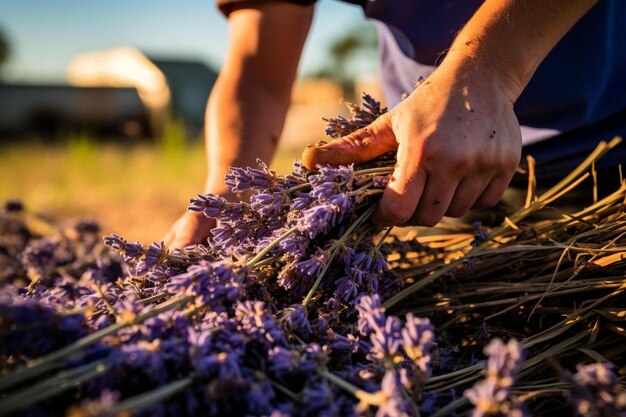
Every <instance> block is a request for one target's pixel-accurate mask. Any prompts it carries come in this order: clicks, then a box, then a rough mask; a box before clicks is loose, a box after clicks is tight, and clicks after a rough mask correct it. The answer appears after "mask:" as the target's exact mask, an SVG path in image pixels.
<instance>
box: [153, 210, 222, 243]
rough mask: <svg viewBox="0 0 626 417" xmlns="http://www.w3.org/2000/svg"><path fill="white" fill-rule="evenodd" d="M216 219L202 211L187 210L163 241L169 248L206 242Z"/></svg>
mask: <svg viewBox="0 0 626 417" xmlns="http://www.w3.org/2000/svg"><path fill="white" fill-rule="evenodd" d="M214 227H215V220H214V219H209V218H208V217H206V216H204V214H202V213H197V212H195V211H186V212H185V213H184V214H183V215H182V216H180V218H179V219H178V220H176V222H175V223H174V225H173V226H172V228H171V229H170V230H169V232H167V234H166V235H165V238H164V239H163V241H164V242H165V246H166V247H168V248H169V249H176V248H184V247H185V246H189V245H197V244H206V241H207V238H208V237H209V234H210V233H211V229H212V228H214Z"/></svg>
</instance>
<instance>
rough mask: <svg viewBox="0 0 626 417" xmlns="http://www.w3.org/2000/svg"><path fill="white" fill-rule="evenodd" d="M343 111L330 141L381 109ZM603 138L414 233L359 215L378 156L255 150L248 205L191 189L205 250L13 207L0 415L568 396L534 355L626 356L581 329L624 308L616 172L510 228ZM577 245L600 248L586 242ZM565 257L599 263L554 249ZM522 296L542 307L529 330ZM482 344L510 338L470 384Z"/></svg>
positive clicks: (380, 408)
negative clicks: (522, 198)
mask: <svg viewBox="0 0 626 417" xmlns="http://www.w3.org/2000/svg"><path fill="white" fill-rule="evenodd" d="M350 110H351V112H352V113H353V117H352V118H351V119H350V120H348V119H331V120H329V121H328V122H329V126H328V131H327V133H328V134H329V135H330V136H331V137H336V136H341V135H343V134H345V133H346V132H348V131H353V130H355V129H357V128H359V127H362V126H363V125H366V124H367V123H371V121H373V120H374V119H375V118H376V117H378V116H379V115H380V114H382V113H383V112H384V111H385V109H383V108H382V107H381V106H380V103H377V102H376V101H375V100H373V99H372V98H371V97H370V96H367V95H364V102H363V104H362V105H361V106H356V105H351V106H350ZM614 145H615V143H614V142H611V143H610V144H608V145H606V144H605V145H601V146H600V147H599V148H598V150H597V151H596V152H595V153H594V154H593V155H591V156H590V158H589V159H588V160H587V161H585V163H584V164H583V165H581V168H580V169H579V170H577V171H575V172H573V173H572V175H571V176H570V177H568V178H566V179H565V180H564V181H563V182H562V183H560V184H558V185H557V186H556V187H555V188H553V189H552V190H551V191H549V192H548V193H547V194H544V195H543V196H541V197H536V198H535V196H533V195H532V194H529V195H530V197H529V201H528V204H527V205H526V207H524V208H522V209H520V211H519V212H517V213H516V214H514V215H512V216H511V217H510V218H508V219H507V220H506V222H505V223H503V225H502V226H500V227H498V228H494V229H492V230H484V229H482V228H480V226H477V230H472V229H471V228H469V229H468V228H464V227H463V226H459V230H456V231H453V232H454V233H446V234H443V235H439V236H431V237H429V238H425V239H422V238H416V239H399V238H397V237H395V236H393V235H390V231H391V229H387V230H384V231H379V230H376V229H375V228H374V227H373V226H371V225H370V223H369V222H368V218H369V216H370V215H371V213H372V211H373V209H374V206H375V204H376V201H377V200H378V198H379V197H380V194H381V193H382V191H383V189H384V187H385V185H386V181H387V176H388V175H389V174H390V173H391V172H392V171H393V166H394V164H395V161H394V159H393V156H391V155H387V156H383V157H381V158H379V159H377V160H375V161H372V162H371V163H369V164H367V165H363V166H358V167H353V166H342V167H326V166H322V167H319V171H317V172H310V171H308V170H306V168H304V167H303V166H302V165H300V164H298V163H296V164H295V166H294V170H293V172H292V173H291V174H289V175H285V176H281V175H277V174H276V173H275V172H273V171H272V170H270V169H269V168H268V167H267V166H266V165H265V164H263V163H262V162H260V161H259V163H258V167H257V168H233V169H232V173H231V174H230V175H228V176H227V178H226V181H227V184H228V185H229V186H230V187H231V189H232V190H233V191H234V192H241V191H252V192H253V196H252V197H251V199H250V202H249V203H246V202H238V203H229V202H227V201H225V200H224V199H222V198H220V197H219V196H213V195H200V196H198V197H197V198H194V199H192V200H191V206H190V209H191V210H194V211H198V212H202V213H204V214H205V215H206V216H208V217H211V218H215V219H217V227H216V228H215V229H214V230H213V232H212V236H211V237H210V238H209V240H208V242H207V245H200V246H195V247H190V248H186V249H184V250H174V251H168V250H167V249H166V248H164V246H163V244H162V243H154V244H152V245H150V246H147V247H146V246H143V245H141V244H139V243H132V242H128V241H126V240H125V239H123V238H122V237H120V236H116V235H112V236H109V237H107V238H105V244H106V245H107V246H108V247H109V248H112V249H113V250H114V251H115V252H117V253H118V254H119V255H115V254H111V252H109V251H107V250H106V249H105V248H103V247H102V245H101V244H99V243H98V242H97V241H96V240H95V239H94V238H93V236H94V235H95V233H96V232H95V231H94V228H93V227H91V228H89V227H85V226H84V225H83V226H80V227H74V228H71V229H69V230H64V229H60V228H55V229H53V230H52V231H50V232H49V233H48V234H47V235H46V236H40V235H39V234H38V233H36V232H34V231H33V230H32V223H33V221H32V220H33V216H32V214H30V213H28V212H26V211H24V210H23V208H22V207H16V205H15V204H12V205H9V206H7V208H6V210H5V212H4V213H3V214H2V215H1V216H0V231H1V233H0V267H1V269H0V271H2V272H1V274H0V278H1V281H0V286H1V287H2V289H1V291H0V340H2V341H3V342H2V345H1V347H0V375H1V376H0V415H15V414H16V413H21V414H24V415H32V414H35V415H37V414H47V415H63V414H68V415H72V416H96V415H97V416H110V415H119V414H123V413H131V414H133V415H159V416H160V415H163V416H166V415H177V416H178V415H198V414H200V415H216V416H222V415H233V416H237V415H241V416H273V417H278V416H307V417H308V416H350V415H355V416H357V415H358V416H369V415H371V416H374V415H375V416H377V417H383V416H416V415H435V416H437V415H438V416H441V415H456V413H460V412H463V411H466V410H469V409H471V408H472V407H473V408H474V415H477V416H478V415H485V416H487V415H488V416H499V415H511V416H513V415H522V414H524V413H526V410H528V409H532V410H533V411H537V410H538V411H539V412H541V411H542V410H544V409H547V408H549V407H551V406H553V404H554V401H555V399H556V400H557V401H558V399H561V400H562V407H563V409H565V410H567V409H568V408H567V407H568V406H567V405H565V401H566V399H567V398H572V399H573V398H578V397H575V396H568V395H567V394H568V393H569V392H573V391H572V387H573V386H574V385H573V383H572V382H571V381H568V380H567V379H566V378H562V377H559V373H558V372H557V371H554V372H553V373H551V374H550V373H549V374H546V373H545V361H546V360H548V359H550V360H553V361H558V362H560V363H562V364H563V366H566V367H570V366H571V364H578V363H583V362H586V361H588V359H589V358H592V359H593V360H594V361H598V360H600V361H603V362H606V361H611V360H614V361H616V358H619V357H620V355H621V354H622V353H623V345H624V344H623V343H621V341H623V337H622V339H620V334H619V331H616V332H613V335H608V336H607V335H605V333H604V332H602V333H601V334H602V337H601V338H598V329H599V328H600V327H602V328H604V326H605V324H604V321H603V319H601V317H604V316H608V317H612V318H615V317H617V320H619V317H623V315H622V316H620V314H621V313H620V311H623V309H622V310H620V309H619V305H618V300H619V295H620V294H621V292H622V291H623V290H624V288H623V274H622V275H621V276H620V275H619V271H620V268H622V270H625V272H626V268H625V265H624V263H623V262H622V260H621V258H619V259H617V258H615V259H617V260H615V261H614V262H610V260H609V259H607V257H610V256H614V255H615V254H617V253H620V252H619V250H621V249H620V248H621V246H620V242H621V238H622V233H621V228H622V226H623V225H626V218H624V215H623V213H622V212H621V202H622V201H623V200H624V197H625V195H626V194H625V190H626V187H622V188H620V189H619V190H618V191H616V193H615V194H614V195H612V196H611V197H610V198H608V199H605V200H603V201H602V202H599V203H598V204H596V205H595V206H592V207H590V208H589V209H586V211H583V212H581V213H577V214H574V215H571V216H565V215H564V217H563V219H562V220H560V221H558V222H550V223H549V224H548V225H545V224H537V225H536V229H533V230H532V233H531V231H529V230H527V229H525V226H524V227H522V226H523V225H522V221H523V220H524V219H525V218H527V217H528V215H530V214H532V213H533V212H535V211H537V210H539V209H541V208H543V207H544V206H546V205H547V204H549V203H550V202H552V201H554V200H555V199H556V198H558V197H559V196H560V195H561V194H563V193H564V192H566V191H567V190H568V189H571V188H572V187H575V186H576V184H578V183H579V182H580V181H582V180H583V179H584V176H585V170H586V169H588V168H589V167H591V166H592V164H593V161H595V160H596V159H597V158H599V157H600V156H601V155H602V154H603V153H605V152H606V151H608V150H609V149H610V148H611V147H612V146H614ZM622 222H623V223H622ZM623 227H626V226H623ZM568 238H570V239H572V240H571V242H570V241H568V240H567V239H568ZM533 239H534V240H533ZM594 239H596V240H601V241H602V242H603V243H602V244H596V245H595V246H594V245H593V244H591V246H589V245H590V244H589V243H588V242H590V241H591V242H593V241H594ZM530 240H533V243H534V244H531V243H529V241H530ZM555 242H556V243H555ZM581 243H582V244H583V246H580V244H581ZM565 250H567V252H568V253H575V254H576V255H577V259H587V260H589V259H592V261H593V262H596V261H598V260H603V261H602V262H603V263H604V264H606V265H607V266H608V267H609V268H608V269H598V264H597V263H592V266H591V267H581V265H580V264H579V263H577V261H573V262H570V260H569V259H565V258H563V259H561V256H563V255H562V254H563V253H565ZM544 255H548V256H547V257H545V263H544V264H543V265H542V264H541V263H538V262H537V259H541V258H542V257H544ZM578 255H580V258H578ZM585 256H588V258H585ZM555 257H556V260H557V261H558V265H557V272H554V274H552V273H550V274H549V275H550V276H552V279H548V278H546V274H547V273H546V272H545V270H546V269H549V268H550V265H552V264H551V263H550V262H556V261H553V260H554V259H555ZM122 260H123V261H124V262H123V263H122ZM568 268H571V270H570V272H571V273H572V274H573V275H572V274H570V275H568V274H567V273H563V271H566V270H568ZM620 280H621V281H620ZM590 294H592V296H593V297H594V298H589V297H591V295H590ZM506 295H510V296H508V298H507V297H505V296H506ZM565 295H567V296H568V297H573V296H576V297H579V298H580V302H577V303H576V304H575V305H574V306H573V307H572V303H571V302H570V300H569V299H566V298H565V297H564V296H565ZM586 296H587V297H588V298H585V297H586ZM538 300H539V301H538ZM544 300H545V301H544ZM534 302H535V303H537V305H536V306H535V309H534V310H535V311H533V312H534V313H535V317H536V316H537V315H541V319H540V320H539V322H537V320H534V321H528V322H526V323H525V320H526V319H527V318H528V317H527V316H525V315H524V314H523V313H524V309H526V310H525V311H529V310H530V309H532V303H534ZM578 306H580V307H578ZM611 314H613V316H615V317H613V316H611ZM563 316H565V319H563ZM600 320H602V325H600V324H597V325H595V326H591V325H590V323H594V322H595V323H600ZM622 320H623V318H622ZM598 326H600V327H598ZM613 327H615V328H618V327H619V326H618V325H614V326H613ZM609 329H610V328H609ZM613 330H615V329H613ZM622 331H623V330H622ZM592 335H593V336H594V337H595V338H594V339H593V340H592V339H589V340H587V339H588V338H590V337H591V336H592ZM493 337H497V338H504V339H508V340H510V341H509V342H508V344H506V345H505V344H503V343H501V342H498V341H494V342H492V343H491V344H490V345H489V346H490V347H489V349H487V350H486V354H487V355H488V356H489V358H488V360H487V367H486V369H487V372H486V374H485V377H486V379H485V382H480V378H481V375H482V373H483V371H482V370H483V365H482V362H481V361H480V360H481V358H482V357H483V355H482V347H483V346H484V345H486V344H487V343H489V341H490V340H491V339H492V338H493ZM512 339H518V340H521V341H520V343H519V344H517V343H516V342H513V341H511V340H512ZM522 349H524V350H525V351H526V355H525V356H522V354H521V350H522ZM585 357H586V358H587V360H585ZM506 358H508V359H506ZM616 362H617V361H616ZM607 369H608V368H607ZM615 378H617V377H615ZM616 380H617V379H616ZM473 384H475V386H474V388H471V387H472V385H473ZM587 389H589V388H587ZM464 392H465V393H466V394H465V395H464ZM616 398H618V399H619V398H621V397H616ZM615 403H616V404H619V401H618V400H616V401H615ZM494 404H495V405H494ZM496 405H497V406H496ZM574 405H575V406H576V403H574ZM619 407H622V406H618V408H617V409H618V410H623V407H622V408H619ZM620 412H621V411H620Z"/></svg>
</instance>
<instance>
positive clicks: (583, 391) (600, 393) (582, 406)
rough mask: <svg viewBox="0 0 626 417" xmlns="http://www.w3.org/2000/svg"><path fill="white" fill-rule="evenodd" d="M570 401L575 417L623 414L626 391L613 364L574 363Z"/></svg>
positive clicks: (605, 416) (622, 415)
mask: <svg viewBox="0 0 626 417" xmlns="http://www.w3.org/2000/svg"><path fill="white" fill-rule="evenodd" d="M569 378H570V379H571V383H572V396H571V400H572V403H573V405H574V410H575V411H576V415H578V416H581V417H583V416H585V417H586V416H590V417H609V416H615V417H625V416H626V390H625V389H624V388H623V386H622V385H621V384H620V381H619V378H618V376H617V375H616V374H615V365H613V364H612V363H592V364H588V365H582V364H579V365H577V366H576V374H574V376H573V377H571V376H570V377H569Z"/></svg>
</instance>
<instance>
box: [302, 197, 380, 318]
mask: <svg viewBox="0 0 626 417" xmlns="http://www.w3.org/2000/svg"><path fill="white" fill-rule="evenodd" d="M374 208H375V206H374V205H372V206H371V207H370V208H368V209H367V210H366V211H365V212H364V213H363V214H361V215H360V216H359V218H357V219H356V220H355V221H354V223H352V225H351V226H350V227H349V228H348V230H346V232H345V233H344V234H343V235H342V236H341V237H340V238H339V239H338V240H337V241H336V242H335V243H334V244H333V246H332V247H331V248H330V256H329V259H328V261H327V262H326V265H324V269H322V272H320V274H319V275H318V276H317V278H316V279H315V282H314V283H313V286H312V287H311V289H310V290H309V292H308V293H307V295H306V297H304V300H303V301H302V305H303V306H304V307H306V306H307V304H308V303H309V302H310V301H311V298H312V297H313V294H315V291H317V288H318V287H319V285H320V283H321V282H322V278H323V277H324V275H325V274H326V271H327V270H328V268H329V267H330V264H331V263H332V261H333V258H334V257H335V254H336V253H337V249H338V248H339V247H340V246H341V245H343V243H344V242H345V241H346V240H347V239H348V237H350V235H351V234H352V232H354V231H355V230H356V228H357V227H359V226H360V225H361V224H362V223H363V222H364V221H365V220H367V219H368V218H369V217H370V216H371V215H372V213H373V212H374Z"/></svg>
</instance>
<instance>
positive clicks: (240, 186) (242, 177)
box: [225, 159, 276, 193]
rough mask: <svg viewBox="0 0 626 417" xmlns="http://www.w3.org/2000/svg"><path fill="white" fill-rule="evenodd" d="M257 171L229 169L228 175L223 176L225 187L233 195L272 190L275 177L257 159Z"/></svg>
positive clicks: (248, 168)
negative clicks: (248, 191) (243, 192)
mask: <svg viewBox="0 0 626 417" xmlns="http://www.w3.org/2000/svg"><path fill="white" fill-rule="evenodd" d="M257 164H258V165H259V169H255V168H250V167H247V168H240V167H230V174H227V175H226V176H225V179H226V185H227V186H228V187H229V188H230V189H231V190H232V191H233V192H235V193H238V192H241V191H246V190H257V191H265V190H269V189H271V188H272V186H273V185H274V184H275V182H276V175H275V173H274V172H273V171H271V170H270V169H269V168H268V167H267V165H265V163H263V162H262V161H261V160H259V159H257Z"/></svg>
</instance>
